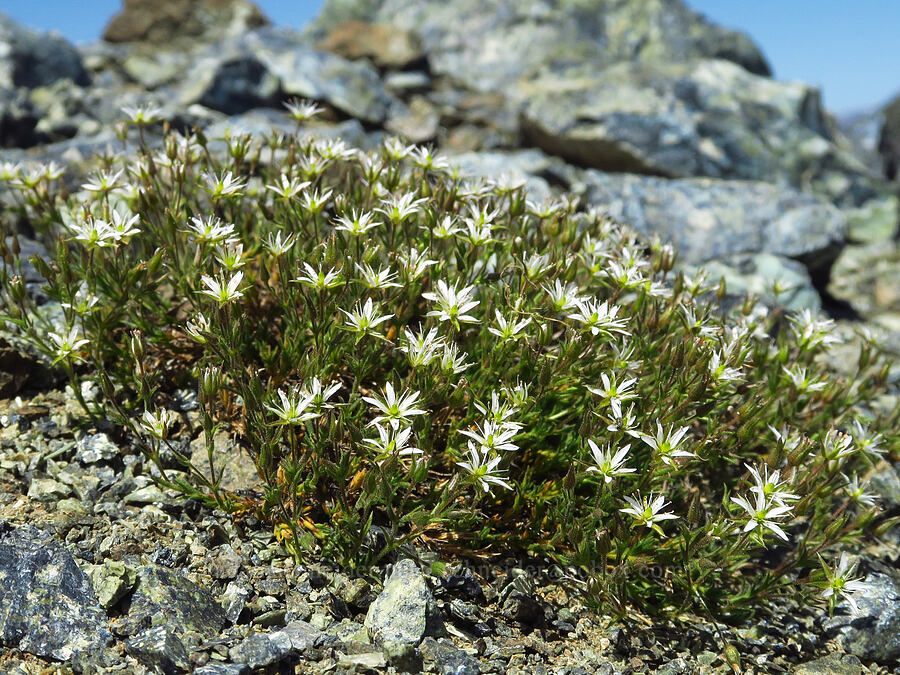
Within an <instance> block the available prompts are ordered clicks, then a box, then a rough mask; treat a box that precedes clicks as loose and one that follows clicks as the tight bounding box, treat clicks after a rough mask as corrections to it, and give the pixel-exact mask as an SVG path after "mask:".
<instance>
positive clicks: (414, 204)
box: [375, 193, 428, 225]
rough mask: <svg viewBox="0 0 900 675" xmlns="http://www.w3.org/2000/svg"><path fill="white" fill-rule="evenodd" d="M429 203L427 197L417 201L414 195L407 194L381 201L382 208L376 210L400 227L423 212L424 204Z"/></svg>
mask: <svg viewBox="0 0 900 675" xmlns="http://www.w3.org/2000/svg"><path fill="white" fill-rule="evenodd" d="M427 201H428V199H427V198H425V197H422V198H421V199H415V197H414V195H413V194H412V193H407V194H404V195H401V196H400V197H390V198H388V199H383V200H381V206H380V207H379V208H377V209H375V210H376V211H378V212H379V213H383V214H384V216H385V217H386V218H387V219H388V220H389V221H390V222H391V223H393V224H394V225H399V224H400V223H403V222H405V221H407V220H409V219H410V218H412V217H413V216H415V215H416V214H418V213H419V212H420V211H421V210H422V209H421V206H422V204H424V203H425V202H427Z"/></svg>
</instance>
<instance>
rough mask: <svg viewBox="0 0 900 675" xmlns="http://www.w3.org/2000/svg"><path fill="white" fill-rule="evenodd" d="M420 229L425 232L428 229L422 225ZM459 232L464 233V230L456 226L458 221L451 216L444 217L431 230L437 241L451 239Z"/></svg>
mask: <svg viewBox="0 0 900 675" xmlns="http://www.w3.org/2000/svg"><path fill="white" fill-rule="evenodd" d="M420 227H421V228H422V229H423V230H427V229H428V228H427V227H426V226H424V225H421V226H420ZM458 232H462V228H461V227H457V226H456V220H455V219H454V218H453V216H451V215H446V216H444V217H443V218H441V222H439V223H438V224H436V225H435V226H434V227H433V228H431V234H432V235H433V236H434V237H435V238H436V239H449V238H450V237H452V236H453V235H454V234H457V233H458Z"/></svg>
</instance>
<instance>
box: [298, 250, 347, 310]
mask: <svg viewBox="0 0 900 675" xmlns="http://www.w3.org/2000/svg"><path fill="white" fill-rule="evenodd" d="M303 268H304V269H305V270H306V274H301V275H300V276H299V277H297V278H296V279H291V281H293V282H295V283H299V284H303V285H304V286H309V287H310V288H315V289H316V290H317V291H324V290H325V289H326V288H334V287H335V286H340V285H341V284H342V283H344V280H343V278H342V277H341V273H340V272H339V271H337V270H336V269H334V268H333V267H332V268H331V269H330V270H328V271H327V272H324V271H322V270H318V271H317V270H315V269H314V268H313V267H312V265H310V264H309V263H306V262H305V263H303ZM345 313H346V312H345Z"/></svg>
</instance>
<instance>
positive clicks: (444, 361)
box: [441, 342, 475, 375]
mask: <svg viewBox="0 0 900 675" xmlns="http://www.w3.org/2000/svg"><path fill="white" fill-rule="evenodd" d="M467 357H468V354H466V353H465V352H461V351H459V347H458V346H457V344H456V343H455V342H450V343H446V344H445V345H444V351H443V353H442V354H441V372H443V373H445V374H447V375H459V374H460V373H462V372H463V371H465V370H466V369H467V368H469V367H470V366H473V365H475V364H473V363H466V358H467Z"/></svg>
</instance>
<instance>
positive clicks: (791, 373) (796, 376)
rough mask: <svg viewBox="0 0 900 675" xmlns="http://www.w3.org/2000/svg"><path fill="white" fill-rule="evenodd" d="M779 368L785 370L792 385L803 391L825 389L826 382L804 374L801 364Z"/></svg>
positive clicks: (804, 370) (804, 369) (809, 391)
mask: <svg viewBox="0 0 900 675" xmlns="http://www.w3.org/2000/svg"><path fill="white" fill-rule="evenodd" d="M781 369H782V370H783V371H784V372H785V374H786V375H787V376H788V378H790V380H791V382H792V383H793V384H794V386H795V387H797V389H798V390H800V391H802V392H804V393H811V392H814V391H822V390H823V389H825V387H827V386H828V383H827V382H818V381H816V380H814V379H813V378H811V377H808V376H807V375H806V368H804V367H803V366H799V365H797V366H794V367H793V368H786V367H784V366H782V367H781Z"/></svg>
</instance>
